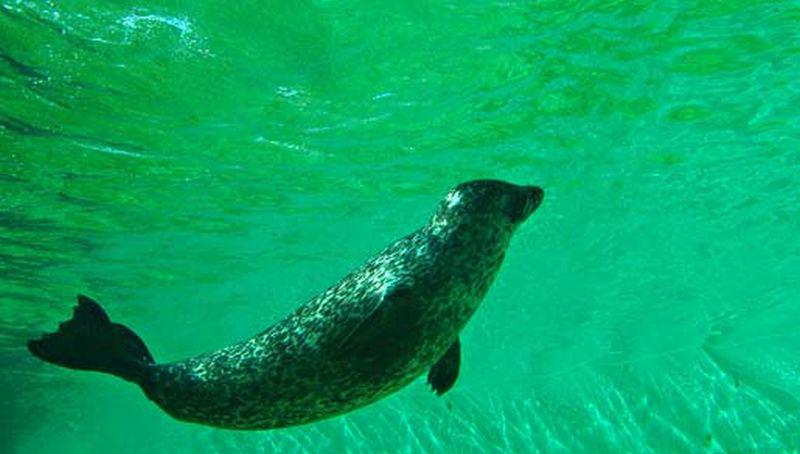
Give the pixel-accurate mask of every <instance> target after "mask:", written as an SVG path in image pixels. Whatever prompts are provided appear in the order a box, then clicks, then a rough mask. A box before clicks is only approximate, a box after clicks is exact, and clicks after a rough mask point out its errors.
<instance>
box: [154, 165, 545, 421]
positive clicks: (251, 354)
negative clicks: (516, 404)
mask: <svg viewBox="0 0 800 454" xmlns="http://www.w3.org/2000/svg"><path fill="white" fill-rule="evenodd" d="M541 198H542V191H541V190H540V189H539V188H535V187H531V186H516V185H512V184H509V183H505V182H500V181H495V180H478V181H472V182H468V183H464V184H461V185H459V186H457V187H456V188H454V189H453V190H451V191H450V193H449V194H448V195H447V197H446V198H445V199H444V200H443V201H442V202H441V203H440V205H439V207H438V209H437V211H436V213H435V214H434V216H433V217H432V218H431V220H430V222H428V224H426V225H425V226H424V227H422V228H421V229H419V230H417V231H416V232H414V233H412V234H410V235H408V236H406V237H404V238H401V239H400V240H398V241H396V242H394V243H393V244H391V245H390V246H388V247H387V248H386V249H384V250H383V251H381V252H380V253H379V254H378V255H377V256H375V257H374V258H372V259H371V260H369V261H368V262H367V263H366V264H364V265H363V266H362V267H360V268H358V269H356V270H355V271H353V272H352V273H350V274H349V275H348V276H346V277H345V278H344V279H342V280H341V281H340V282H339V283H337V284H336V285H334V286H333V287H331V288H329V289H328V290H326V291H324V292H323V293H321V294H320V295H318V296H316V297H314V298H312V299H311V300H309V301H308V302H306V303H305V304H304V305H302V306H300V307H299V308H298V309H297V310H296V311H294V312H293V313H292V314H290V315H289V316H288V317H286V318H285V319H284V320H282V321H280V322H279V323H277V324H275V325H273V326H272V327H270V328H269V329H267V330H266V331H264V332H262V333H260V334H258V335H256V336H255V337H253V338H251V339H248V340H246V341H243V342H241V343H238V344H235V345H232V346H229V347H227V348H223V349H221V350H218V351H215V352H213V353H209V354H206V355H202V356H197V357H194V358H190V359H187V360H184V361H179V362H174V363H167V364H158V365H152V366H149V367H148V369H147V374H146V378H145V379H144V380H142V382H141V383H140V384H141V386H142V388H143V389H144V391H145V393H146V394H147V395H148V397H149V398H150V399H152V400H153V401H155V402H156V403H157V404H158V405H159V406H161V408H163V409H164V410H165V411H167V412H168V413H169V414H171V415H173V416H174V417H176V418H178V419H182V420H186V421H192V422H197V423H202V424H209V425H214V426H220V427H227V428H235V429H268V428H276V427H285V426H291V425H297V424H304V423H309V422H312V421H317V420H320V419H324V418H329V417H331V416H334V415H338V414H342V413H345V412H348V411H351V410H353V409H356V408H359V407H362V406H364V405H367V404H369V403H371V402H374V401H376V400H378V399H381V398H382V397H385V396H387V395H389V394H391V393H393V392H395V391H397V390H399V389H400V388H402V387H403V386H405V385H407V384H408V383H409V382H411V381H412V380H414V379H415V378H416V377H418V376H419V375H420V374H422V373H423V372H425V371H426V370H428V369H429V368H430V367H431V366H432V365H433V364H434V363H436V361H437V360H438V359H439V358H440V357H441V356H442V355H443V354H444V352H445V351H447V349H448V347H449V346H450V345H451V344H452V343H453V342H454V341H455V340H456V339H457V337H458V333H459V332H460V331H461V329H462V328H463V327H464V325H465V324H466V323H467V321H468V320H469V318H470V316H471V315H472V314H473V312H474V311H475V309H476V308H477V307H478V305H479V303H480V302H481V300H482V299H483V297H484V295H485V294H486V292H487V290H488V289H489V286H490V284H491V283H492V280H493V279H494V277H495V274H496V273H497V271H498V269H499V267H500V264H501V262H502V261H503V256H504V254H505V250H506V247H507V246H508V243H509V240H510V238H511V234H512V232H513V231H514V229H515V228H516V227H517V226H518V225H519V224H520V223H521V222H522V221H524V220H525V218H527V216H528V215H529V214H530V213H531V212H532V211H533V210H535V209H536V207H537V206H538V204H539V202H540V200H541Z"/></svg>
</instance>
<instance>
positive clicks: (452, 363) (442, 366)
mask: <svg viewBox="0 0 800 454" xmlns="http://www.w3.org/2000/svg"><path fill="white" fill-rule="evenodd" d="M459 367H461V342H459V340H458V338H456V341H455V342H453V345H451V346H450V348H448V349H447V352H446V353H445V354H444V355H442V357H441V358H439V361H437V362H436V364H434V365H433V367H431V370H430V371H429V372H428V384H429V385H431V388H433V390H434V391H436V395H437V396H441V395H442V394H444V393H446V392H447V391H449V390H450V388H452V387H453V385H454V384H455V383H456V379H457V378H458V369H459Z"/></svg>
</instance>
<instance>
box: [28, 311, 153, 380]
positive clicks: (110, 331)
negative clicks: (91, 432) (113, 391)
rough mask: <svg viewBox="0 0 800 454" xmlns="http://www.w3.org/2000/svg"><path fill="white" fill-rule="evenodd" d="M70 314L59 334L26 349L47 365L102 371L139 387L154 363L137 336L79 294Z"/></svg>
mask: <svg viewBox="0 0 800 454" xmlns="http://www.w3.org/2000/svg"><path fill="white" fill-rule="evenodd" d="M73 311H74V312H73V314H72V318H71V319H69V320H67V321H66V322H63V323H61V324H60V325H59V326H58V331H56V332H55V333H50V334H45V335H44V336H42V338H41V339H38V340H30V341H28V350H30V351H31V353H33V354H34V356H36V357H38V358H40V359H43V360H45V361H47V362H49V363H53V364H58V365H59V366H63V367H68V368H70V369H81V370H94V371H99V372H105V373H107V374H113V375H116V376H118V377H121V378H124V379H125V380H128V381H132V382H135V383H139V384H141V383H142V381H143V380H144V379H145V377H146V372H147V369H148V366H149V365H151V364H153V363H154V361H153V356H152V355H150V352H149V351H148V350H147V347H146V346H145V345H144V342H142V340H141V339H140V338H139V336H137V335H136V334H135V333H134V332H133V331H131V330H130V329H128V328H127V327H126V326H124V325H120V324H119V323H113V322H112V321H111V320H110V319H109V318H108V315H106V313H105V311H104V310H103V308H101V307H100V305H99V304H97V302H95V301H94V300H92V299H91V298H88V297H86V296H83V295H78V305H77V306H75V308H74V309H73Z"/></svg>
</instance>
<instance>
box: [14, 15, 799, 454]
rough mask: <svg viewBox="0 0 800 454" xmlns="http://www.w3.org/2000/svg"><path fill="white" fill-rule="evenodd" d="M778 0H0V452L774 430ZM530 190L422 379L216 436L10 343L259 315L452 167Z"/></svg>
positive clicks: (673, 436)
mask: <svg viewBox="0 0 800 454" xmlns="http://www.w3.org/2000/svg"><path fill="white" fill-rule="evenodd" d="M799 24H800V3H798V2H797V1H772V2H765V1H752V0H751V1H733V0H729V1H718V0H703V1H645V0H636V1H625V2H622V1H604V2H600V1H569V0H565V1H561V2H556V1H549V0H542V1H532V2H527V3H526V2H521V3H517V2H453V3H446V2H423V1H418V0H417V1H410V2H381V3H376V2H339V1H324V2H323V1H320V2H313V3H310V2H298V1H243V2H223V1H208V0H207V1H198V2H188V1H152V2H147V4H140V3H139V2H130V1H126V0H120V1H113V2H89V1H69V2H58V3H57V2H52V1H27V2H22V1H13V0H2V7H1V8H0V276H1V278H0V364H2V369H0V401H2V406H3V411H2V413H0V451H2V452H59V453H64V452H67V453H85V452H154V451H155V452H237V451H245V452H254V451H256V452H258V451H263V452H274V451H278V450H282V451H285V452H298V451H303V450H305V451H308V452H325V451H328V452H345V451H348V452H421V451H430V452H530V451H542V452H575V451H587V452H613V451H618V452H649V451H658V452H700V451H708V452H723V451H727V452H755V451H758V452H781V451H789V452H790V451H792V450H796V449H798V448H800V329H798V325H800V307H798V304H800V282H798V277H799V276H800V172H799V171H800V113H799V112H800V110H798V106H800V25H799ZM478 177H491V178H502V179H506V180H509V181H513V182H516V183H529V184H538V185H541V186H542V187H544V188H545V190H546V192H547V195H546V198H545V201H544V203H543V205H542V207H541V208H540V209H539V211H538V212H537V213H536V214H534V216H533V217H532V218H531V219H530V220H529V221H528V222H527V223H526V224H525V225H524V226H523V227H522V228H521V229H520V231H519V232H518V234H517V236H516V238H515V239H514V241H513V243H512V245H511V248H510V249H509V251H508V254H507V258H506V262H505V264H504V266H503V269H502V270H501V273H500V275H499V277H498V279H497V281H496V283H495V285H494V287H493V288H492V290H491V291H490V293H489V295H488V297H487V298H486V300H485V302H484V305H483V306H482V307H481V309H480V310H479V311H478V313H477V314H476V315H475V317H474V318H473V319H472V321H471V322H470V324H469V326H468V327H467V329H466V331H465V332H464V333H463V334H462V355H463V361H462V371H461V375H460V377H459V380H458V382H457V384H456V387H455V388H454V389H453V390H452V391H451V392H450V393H448V394H447V395H445V396H444V397H442V398H436V397H435V396H433V395H432V394H431V393H430V392H429V391H428V389H427V388H426V386H425V384H424V381H423V380H422V379H420V380H418V381H416V382H414V383H412V384H411V385H410V386H408V387H407V388H405V389H404V390H403V391H401V392H399V393H397V394H395V395H394V396H392V397H390V398H388V399H385V400H383V401H381V402H379V403H377V404H374V405H372V406H370V407H367V408H365V409H362V410H359V411H356V412H353V413H350V414H348V415H346V416H343V417H339V418H335V419H332V420H328V421H324V422H321V423H318V424H313V425H308V426H302V427H297V428H291V429H286V430H279V431H268V432H231V431H224V430H217V429H211V428H206V427H202V426H197V425H190V424H186V423H182V422H178V421H176V420H173V419H171V418H170V417H168V416H167V415H165V414H164V413H162V412H161V411H160V410H159V409H158V408H156V407H155V406H154V405H153V404H152V403H150V402H149V401H148V400H147V399H146V398H144V397H143V396H142V394H141V392H140V391H139V390H138V389H136V387H134V386H132V385H130V384H129V383H126V382H124V381H122V380H119V379H116V378H114V377H110V376H104V375H101V374H92V373H82V372H76V371H71V370H66V369H60V368H56V367H53V366H51V365H48V364H45V363H43V362H41V361H38V360H35V359H34V358H33V357H31V356H30V355H29V354H28V352H27V350H26V349H25V344H24V343H25V340H26V339H28V338H30V337H33V336H38V335H39V333H41V332H43V331H50V330H53V329H54V328H55V327H56V326H57V323H58V321H60V320H62V319H64V318H65V317H67V316H68V315H69V313H70V307H71V305H72V304H73V299H74V295H75V294H76V293H78V292H82V293H86V294H88V295H92V296H93V297H96V298H97V299H98V300H99V301H101V302H102V303H103V304H104V305H105V306H106V307H107V309H108V311H109V312H110V313H111V315H112V316H113V317H114V319H116V320H119V321H122V322H124V323H125V324H127V325H128V326H131V327H133V328H134V329H135V330H136V331H137V332H138V333H139V334H140V335H141V336H142V337H143V338H144V339H145V340H146V342H147V344H148V346H149V347H150V350H151V351H152V352H153V354H154V356H155V357H156V358H157V359H158V360H160V361H169V360H175V359H181V358H184V357H187V356H191V355H194V354H197V353H200V352H204V351H208V350H212V349H215V348H218V347H221V346H224V345H228V344H230V343H233V342H234V341H238V340H241V339H243V338H246V337H249V336H250V335H252V334H254V333H256V332H259V331H260V330H262V329H263V328H265V327H266V326H268V325H270V324H271V323H273V322H275V321H277V320H279V319H280V318H281V317H283V316H284V315H286V314H287V313H288V312H289V311H291V310H292V309H293V308H295V307H296V306H297V305H298V304H300V303H301V302H303V301H305V300H306V299H307V298H309V297H311V296H313V295H315V294H316V293H318V292H319V291H321V290H323V289H325V288H326V287H327V286H328V285H330V284H332V283H334V282H336V281H337V280H338V279H339V278H341V277H342V276H343V275H344V274H346V273H347V272H348V271H349V270H351V269H352V268H354V267H356V266H358V265H359V264H361V263H362V262H363V261H364V260H366V259H367V258H369V257H370V256H371V255H372V254H373V253H375V252H376V251H378V250H379V249H381V248H382V247H383V246H385V245H386V244H388V243H389V242H391V241H392V240H394V239H396V238H398V237H399V236H401V235H404V234H406V233H408V232H410V231H412V230H414V229H416V228H418V227H419V226H420V225H422V223H424V222H425V221H426V220H427V218H428V216H429V215H430V214H431V213H432V210H433V208H434V206H435V204H436V203H437V201H438V200H439V198H440V197H441V196H442V195H443V194H444V193H446V191H447V190H448V189H449V187H451V186H452V185H454V184H456V183H458V182H461V181H464V180H467V179H471V178H478Z"/></svg>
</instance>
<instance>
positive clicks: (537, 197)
mask: <svg viewBox="0 0 800 454" xmlns="http://www.w3.org/2000/svg"><path fill="white" fill-rule="evenodd" d="M522 191H523V192H524V193H525V205H524V206H523V208H522V213H520V216H519V219H518V221H517V222H522V221H524V220H526V219H528V216H530V215H531V213H533V212H534V211H536V209H537V208H539V205H541V204H542V199H544V190H543V189H542V188H540V187H539V186H523V187H522Z"/></svg>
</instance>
